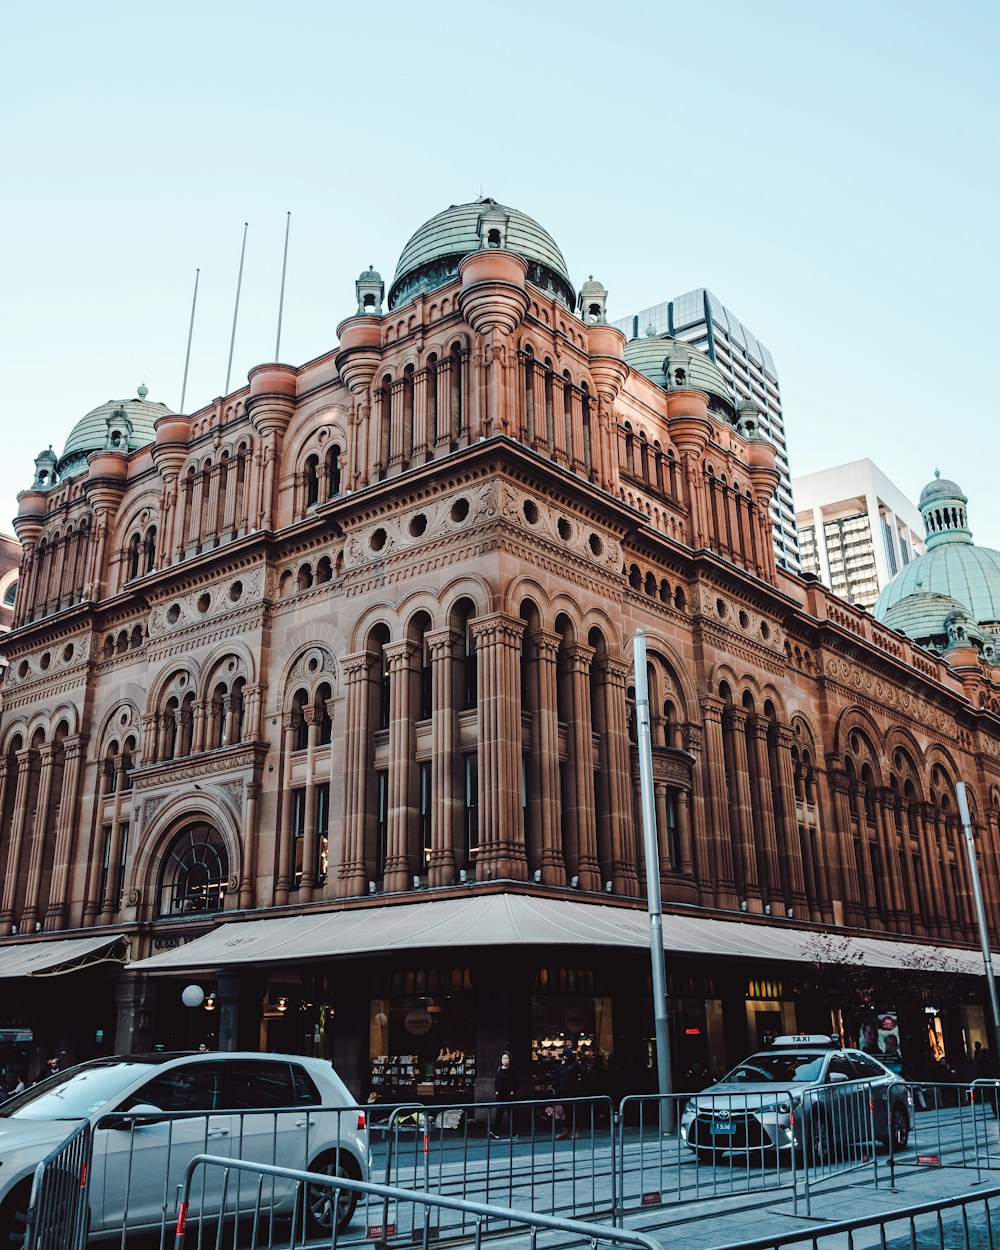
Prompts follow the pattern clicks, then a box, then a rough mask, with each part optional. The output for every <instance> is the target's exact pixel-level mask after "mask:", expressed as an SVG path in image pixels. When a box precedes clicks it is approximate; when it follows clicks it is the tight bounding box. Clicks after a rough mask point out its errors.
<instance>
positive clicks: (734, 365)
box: [613, 287, 799, 572]
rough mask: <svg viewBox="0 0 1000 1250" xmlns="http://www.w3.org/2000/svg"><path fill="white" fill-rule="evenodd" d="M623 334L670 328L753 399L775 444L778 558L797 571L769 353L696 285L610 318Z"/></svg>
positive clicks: (785, 462)
mask: <svg viewBox="0 0 1000 1250" xmlns="http://www.w3.org/2000/svg"><path fill="white" fill-rule="evenodd" d="M613 324H614V325H615V326H617V328H618V329H619V330H621V331H623V333H624V334H625V336H626V338H630V339H633V338H638V337H639V336H640V335H642V334H648V333H649V332H650V327H652V330H653V333H655V334H671V335H673V337H674V338H676V339H680V340H681V341H682V342H684V343H690V344H692V346H694V347H698V348H700V349H701V350H702V351H703V352H705V353H706V355H707V356H708V357H709V359H710V360H711V361H712V362H713V363H714V364H716V365H717V366H718V367H719V369H720V370H721V371H722V373H723V376H724V377H725V379H726V381H727V382H728V383H729V385H730V386H731V387H732V388H733V391H734V392H735V394H736V396H737V398H738V399H752V400H754V401H755V402H756V403H757V404H758V405H759V407H760V410H761V418H760V423H761V428H762V430H763V432H764V433H765V434H766V435H767V437H768V438H769V439H770V440H771V442H772V443H774V446H775V448H776V450H777V453H778V454H777V468H778V471H779V473H780V474H781V477H780V480H779V482H778V489H777V491H776V492H775V495H774V498H773V500H772V501H771V525H772V529H773V531H774V551H775V555H776V556H777V559H778V563H779V564H783V565H784V566H785V568H788V569H791V570H792V571H793V572H798V569H799V539H798V535H797V533H796V530H795V504H794V502H793V499H792V477H791V472H790V471H789V468H788V444H787V442H786V440H785V422H784V418H783V416H782V413H781V392H780V390H779V389H778V375H777V373H776V371H775V368H774V360H773V358H772V356H771V353H770V352H769V351H768V350H767V348H766V347H765V346H764V344H763V343H761V342H760V341H759V340H758V339H757V337H756V336H755V335H753V334H751V332H750V331H749V330H748V329H747V328H746V326H745V325H743V323H742V322H741V321H740V320H739V318H738V317H737V316H735V314H734V313H732V312H731V311H730V310H729V309H728V308H726V306H725V305H724V304H723V303H722V302H721V300H719V299H718V298H717V297H716V296H714V295H713V294H712V292H711V291H707V290H706V289H705V288H704V287H699V288H698V290H697V291H688V293H687V294H686V295H678V296H677V298H676V299H671V300H666V301H665V302H664V303H662V304H655V305H654V306H653V307H652V308H644V309H643V310H642V312H640V313H635V314H634V315H633V316H631V317H623V318H622V320H621V321H615V322H614V323H613Z"/></svg>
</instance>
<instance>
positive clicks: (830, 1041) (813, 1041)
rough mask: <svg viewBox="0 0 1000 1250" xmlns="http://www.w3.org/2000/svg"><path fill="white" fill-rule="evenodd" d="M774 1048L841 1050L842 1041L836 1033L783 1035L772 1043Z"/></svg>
mask: <svg viewBox="0 0 1000 1250" xmlns="http://www.w3.org/2000/svg"><path fill="white" fill-rule="evenodd" d="M771 1045H772V1046H823V1047H824V1048H825V1049H826V1050H840V1049H841V1041H840V1038H839V1037H838V1035H837V1034H836V1033H783V1034H782V1035H781V1036H780V1037H776V1038H774V1039H773V1040H772V1042H771Z"/></svg>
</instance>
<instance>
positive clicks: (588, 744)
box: [564, 643, 602, 890]
mask: <svg viewBox="0 0 1000 1250" xmlns="http://www.w3.org/2000/svg"><path fill="white" fill-rule="evenodd" d="M564 653H565V655H566V659H567V661H568V664H569V680H570V689H571V692H572V693H571V699H572V703H571V706H572V712H571V716H572V720H571V722H570V724H569V726H567V728H568V730H569V743H570V764H571V767H572V770H573V773H572V783H571V794H572V796H573V797H572V800H571V806H570V807H569V808H568V810H567V811H566V812H565V813H564V819H565V821H566V827H567V830H569V836H570V838H571V839H575V842H576V861H577V868H576V871H577V873H578V875H579V877H580V889H581V890H600V888H601V885H602V882H601V865H600V862H599V860H598V858H597V820H596V813H595V811H594V731H593V724H592V721H591V712H590V665H591V662H592V661H593V658H594V648H593V647H587V646H584V645H582V644H581V643H576V644H573V645H571V646H568V647H566V648H565V652H564Z"/></svg>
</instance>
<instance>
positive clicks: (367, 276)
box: [358, 265, 382, 282]
mask: <svg viewBox="0 0 1000 1250" xmlns="http://www.w3.org/2000/svg"><path fill="white" fill-rule="evenodd" d="M358 281H359V282H381V281H382V275H381V274H380V273H379V271H378V270H377V269H376V268H375V267H374V265H369V266H368V268H367V269H362V270H361V272H360V273H359V274H358Z"/></svg>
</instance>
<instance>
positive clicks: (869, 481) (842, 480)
mask: <svg viewBox="0 0 1000 1250" xmlns="http://www.w3.org/2000/svg"><path fill="white" fill-rule="evenodd" d="M792 489H793V490H794V492H795V502H796V512H795V519H796V522H797V525H798V531H799V555H800V559H801V562H802V572H803V573H813V574H815V576H816V577H818V578H819V579H820V581H821V582H823V584H824V585H826V586H829V587H830V589H831V590H833V591H834V592H835V593H836V594H838V595H840V596H841V597H842V598H844V599H846V600H847V601H848V602H849V603H853V604H856V605H858V606H859V607H863V608H870V607H871V606H872V605H873V604H874V602H875V600H876V599H877V598H878V596H879V592H880V591H881V590H882V588H883V587H884V586H885V584H886V583H887V582H888V581H889V579H890V578H892V577H895V575H896V574H897V573H898V572H899V570H900V569H902V568H903V567H904V566H905V565H907V564H909V563H910V561H911V560H912V559H913V558H914V556H919V555H922V554H923V552H924V538H923V529H924V526H923V522H922V521H921V519H920V513H919V511H918V510H917V508H916V507H915V506H914V504H913V503H911V502H910V500H909V499H907V498H906V496H905V495H904V494H903V492H902V491H901V490H900V489H899V487H898V486H895V485H894V484H893V483H892V482H890V481H889V479H888V478H887V477H886V476H885V474H884V473H883V472H882V471H881V470H880V469H879V468H877V466H876V465H874V464H873V463H872V462H871V461H870V460H855V461H853V462H852V463H851V464H841V465H838V466H837V467H836V468H833V469H822V470H820V472H818V473H805V474H803V475H802V476H801V477H797V478H795V479H794V480H793V482H792Z"/></svg>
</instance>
